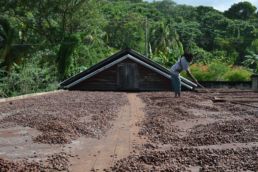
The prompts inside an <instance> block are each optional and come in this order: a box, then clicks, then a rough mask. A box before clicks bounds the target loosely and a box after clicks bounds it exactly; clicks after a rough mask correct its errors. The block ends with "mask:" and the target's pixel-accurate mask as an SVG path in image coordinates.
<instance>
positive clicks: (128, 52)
mask: <svg viewBox="0 0 258 172" xmlns="http://www.w3.org/2000/svg"><path fill="white" fill-rule="evenodd" d="M122 58H123V59H126V58H131V59H133V60H134V61H136V62H138V63H141V64H142V65H144V66H148V67H149V68H150V67H151V68H152V69H154V70H155V71H157V72H158V73H159V74H162V75H163V76H165V77H167V78H168V79H170V71H169V70H167V69H166V68H164V67H162V66H161V65H159V64H157V63H155V62H153V61H152V60H150V59H148V58H146V57H145V56H143V55H141V54H139V53H137V52H136V51H134V50H132V49H124V50H121V51H119V52H117V53H115V54H114V55H112V56H110V57H108V58H106V59H104V60H103V61H101V62H99V63H97V64H96V65H93V66H92V67H90V68H89V69H87V70H85V71H83V72H81V73H79V74H76V75H74V76H72V77H70V78H68V79H66V80H65V81H63V82H61V83H60V87H61V88H70V87H72V86H74V85H76V84H79V83H80V82H81V81H83V80H85V78H86V79H87V78H88V76H90V77H91V76H94V73H96V72H97V71H100V70H102V69H103V70H104V69H105V67H106V66H107V67H108V66H110V64H112V63H114V62H115V61H119V59H121V60H123V59H122ZM181 80H182V86H184V87H186V88H188V89H192V88H193V87H196V85H195V84H194V83H192V82H191V81H189V80H187V79H185V78H183V77H181Z"/></svg>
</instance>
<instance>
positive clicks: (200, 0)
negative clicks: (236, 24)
mask: <svg viewBox="0 0 258 172" xmlns="http://www.w3.org/2000/svg"><path fill="white" fill-rule="evenodd" d="M146 1H149V2H152V1H153V0H146ZM156 1H157V0H156ZM173 1H174V2H176V3H177V4H186V5H192V6H200V5H202V6H212V7H213V8H215V9H217V10H219V11H225V10H227V9H229V8H230V7H231V5H233V4H235V3H238V2H241V1H244V0H173ZM245 1H249V2H251V3H252V4H253V5H254V6H256V8H257V9H258V0H245Z"/></svg>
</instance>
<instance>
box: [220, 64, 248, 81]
mask: <svg viewBox="0 0 258 172" xmlns="http://www.w3.org/2000/svg"><path fill="white" fill-rule="evenodd" d="M251 75H252V73H251V72H250V71H248V70H247V69H245V68H243V67H234V68H232V70H229V71H228V72H227V73H225V75H224V76H223V78H224V80H225V81H249V80H250V77H251Z"/></svg>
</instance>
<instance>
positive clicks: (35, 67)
mask: <svg viewBox="0 0 258 172" xmlns="http://www.w3.org/2000/svg"><path fill="white" fill-rule="evenodd" d="M53 71H55V70H54V69H52V68H47V67H46V66H42V67H40V65H39V64H38V63H37V62H36V61H35V60H29V61H26V62H25V64H24V65H23V66H18V65H14V66H13V70H12V72H11V73H9V74H8V75H5V74H4V71H1V73H0V75H2V76H4V77H1V79H0V97H9V96H17V95H21V94H28V93H35V92H38V91H49V90H54V89H56V88H57V82H56V79H55V76H53V75H54V74H55V73H53Z"/></svg>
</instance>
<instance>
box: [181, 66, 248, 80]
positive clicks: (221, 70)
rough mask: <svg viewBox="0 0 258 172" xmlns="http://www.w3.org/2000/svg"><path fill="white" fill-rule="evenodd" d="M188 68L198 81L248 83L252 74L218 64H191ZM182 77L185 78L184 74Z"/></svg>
mask: <svg viewBox="0 0 258 172" xmlns="http://www.w3.org/2000/svg"><path fill="white" fill-rule="evenodd" d="M190 68H191V72H192V74H193V75H194V76H195V77H196V79H197V80H198V81H248V80H250V76H251V74H252V73H251V72H250V71H249V70H247V69H245V68H243V67H232V66H230V65H227V64H224V63H220V62H212V63H210V64H208V65H204V64H193V65H191V67H190ZM182 75H183V76H186V73H183V74H182Z"/></svg>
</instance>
